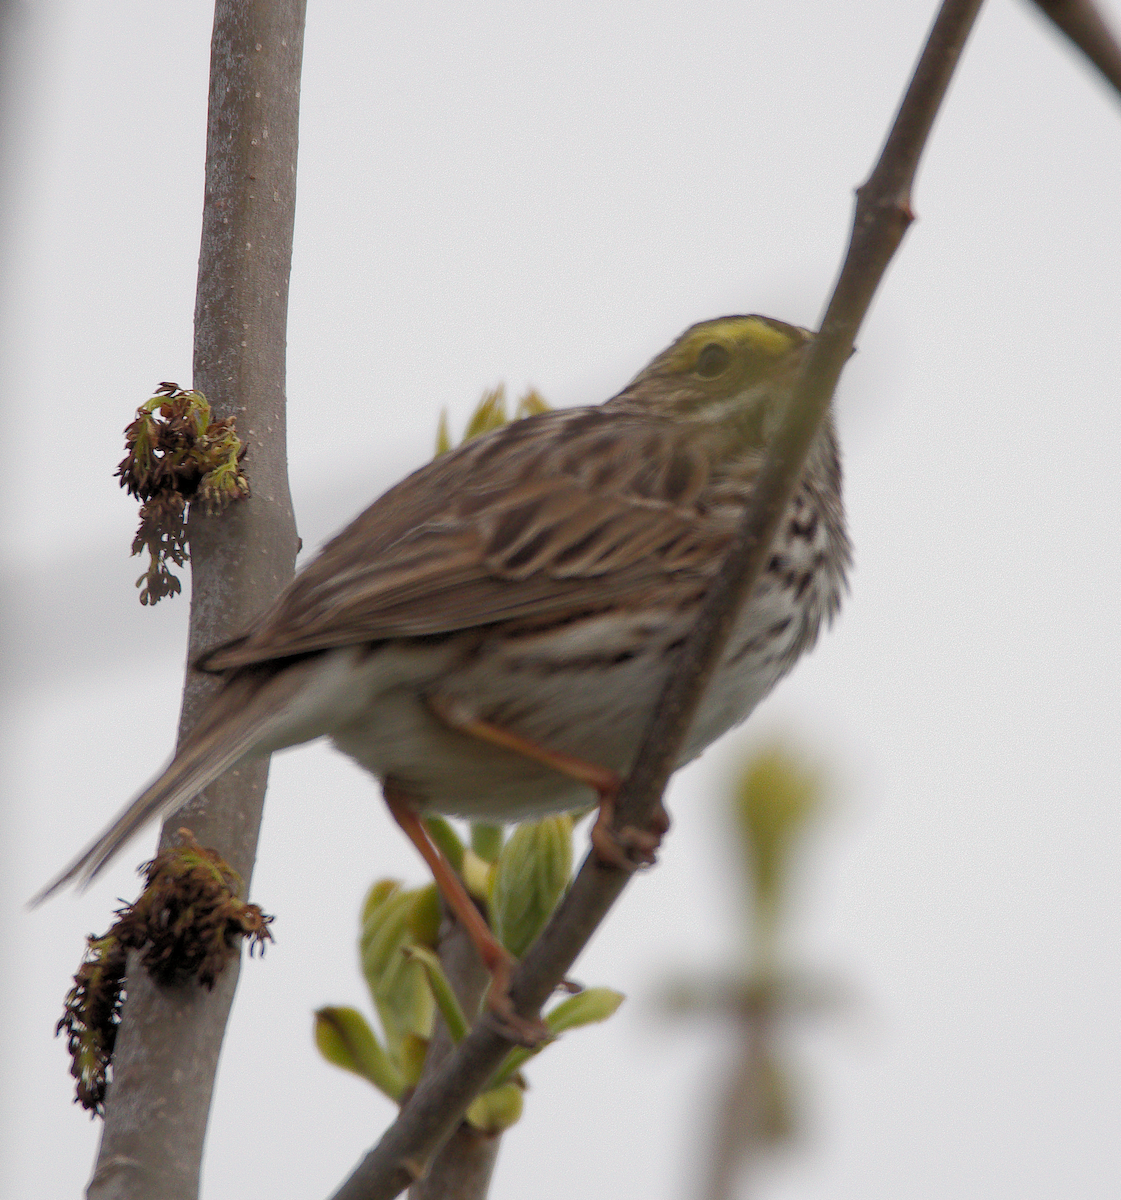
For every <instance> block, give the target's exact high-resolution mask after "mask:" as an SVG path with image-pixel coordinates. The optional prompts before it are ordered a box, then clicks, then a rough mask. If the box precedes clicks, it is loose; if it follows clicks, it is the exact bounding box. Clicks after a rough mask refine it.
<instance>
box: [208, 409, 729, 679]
mask: <svg viewBox="0 0 1121 1200" xmlns="http://www.w3.org/2000/svg"><path fill="white" fill-rule="evenodd" d="M620 421H621V418H620V414H618V413H612V414H605V413H603V412H602V410H600V409H584V410H571V409H570V410H560V411H557V412H552V413H547V414H544V415H542V416H539V417H531V418H527V419H525V420H523V421H519V422H516V423H515V424H513V425H509V426H507V427H505V428H504V429H501V430H497V431H495V432H494V433H492V434H490V435H488V436H486V437H483V438H480V439H478V440H477V441H475V442H471V443H469V444H468V445H467V446H464V447H461V448H460V449H459V450H458V451H453V452H451V453H449V454H446V455H444V456H442V457H441V458H439V459H436V460H435V462H433V463H430V464H429V465H428V466H427V467H424V468H422V469H421V470H420V471H417V472H415V473H414V474H413V475H411V476H409V477H408V478H407V479H405V480H403V481H402V482H401V483H399V484H398V485H397V486H396V487H394V488H392V489H391V490H390V491H388V492H386V493H385V495H383V496H382V497H381V498H380V499H378V500H376V501H375V502H374V503H373V504H372V505H371V506H370V507H369V508H368V509H367V510H366V511H365V512H364V513H363V514H362V515H361V516H359V517H358V518H357V520H355V521H354V522H353V523H352V524H351V525H350V526H348V528H347V529H345V530H343V532H342V533H341V534H339V535H338V537H336V538H335V539H334V540H333V541H331V542H330V543H328V545H327V546H326V547H324V549H323V551H322V553H321V554H320V556H319V557H318V558H317V559H316V560H315V561H314V562H313V563H312V564H311V565H310V566H309V567H308V568H307V569H306V570H304V571H303V572H301V573H300V575H299V576H297V578H296V579H295V580H294V581H293V583H292V585H291V586H290V587H289V589H288V590H287V591H286V592H285V593H284V594H283V595H282V596H281V597H280V599H279V600H278V601H277V603H276V604H275V605H274V606H273V608H272V609H271V610H269V611H268V612H266V613H265V614H264V615H263V616H262V618H261V619H260V620H259V622H258V623H257V625H256V627H255V628H254V629H253V630H251V631H250V632H249V634H248V635H247V636H245V637H244V638H241V639H238V640H237V641H236V642H232V643H227V644H226V645H225V646H220V647H218V648H216V649H215V650H213V651H211V652H210V653H209V654H207V655H205V656H204V657H203V659H202V660H201V661H200V664H199V665H200V666H202V667H203V669H205V670H226V669H229V668H232V667H239V666H245V665H247V664H250V663H254V662H262V661H266V660H268V659H273V658H281V657H287V656H290V655H297V654H305V653H311V652H314V651H318V650H325V649H330V648H332V647H338V646H345V645H353V644H359V643H363V642H369V641H376V640H381V639H385V638H393V637H417V636H424V635H431V634H440V633H449V632H454V631H456V630H459V629H467V628H471V627H473V626H478V625H487V624H492V623H494V622H498V621H505V620H514V619H525V618H536V617H548V616H551V615H559V614H562V613H565V612H570V611H576V610H579V609H581V608H587V607H599V606H601V605H605V604H620V603H621V604H628V603H631V602H638V601H640V600H641V599H642V597H644V596H645V595H646V594H647V593H648V591H649V589H650V588H651V586H652V585H654V584H655V583H657V584H658V586H659V587H664V586H665V583H666V576H667V574H671V575H676V576H680V577H681V578H682V583H683V584H684V585H686V586H688V585H689V583H690V582H692V585H693V586H695V581H696V579H697V578H698V575H707V574H709V573H710V572H711V570H712V569H713V564H714V561H717V560H718V559H719V548H720V546H722V545H723V544H725V543H726V542H727V540H728V538H729V536H730V533H731V519H730V518H729V516H728V514H727V512H726V511H725V509H724V507H722V506H717V507H716V508H705V507H703V506H702V507H698V506H697V505H696V503H695V502H696V501H697V499H698V497H700V496H701V494H702V492H703V491H704V489H705V486H706V484H707V483H708V482H709V474H710V472H709V466H708V464H707V462H705V461H703V456H701V455H700V452H699V450H697V448H695V447H689V448H688V450H685V449H682V448H681V447H680V446H679V445H678V442H679V434H678V432H677V431H676V430H675V429H674V428H673V427H672V426H671V425H670V424H669V423H668V422H666V423H655V422H653V421H651V420H650V419H643V420H641V421H638V420H636V421H635V422H634V423H633V427H632V428H630V429H621V428H620ZM628 435H629V436H628ZM714 551H715V553H714Z"/></svg>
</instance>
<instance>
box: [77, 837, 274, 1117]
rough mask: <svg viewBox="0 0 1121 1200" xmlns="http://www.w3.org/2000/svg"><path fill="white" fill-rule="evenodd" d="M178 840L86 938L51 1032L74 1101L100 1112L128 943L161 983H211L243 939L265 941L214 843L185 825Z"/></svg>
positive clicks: (262, 922)
mask: <svg viewBox="0 0 1121 1200" xmlns="http://www.w3.org/2000/svg"><path fill="white" fill-rule="evenodd" d="M179 832H180V835H181V836H182V837H183V839H184V842H183V844H182V845H180V846H175V847H172V848H171V849H168V850H165V851H163V853H161V854H159V855H157V856H156V857H155V858H154V859H153V860H152V861H151V862H149V863H146V864H145V865H144V867H143V868H142V870H143V871H144V873H145V874H146V876H147V885H146V887H145V889H144V891H143V892H142V893H141V895H140V897H139V899H137V900H136V902H135V903H133V904H130V905H126V906H125V907H124V908H121V909H118V910H117V920H116V921H115V922H114V923H113V926H112V928H111V929H110V930H109V932H108V933H106V934H105V936H104V937H100V938H99V937H94V936H91V937H90V938H89V944H88V948H87V951H86V958H85V961H84V962H83V963H82V965H81V966H80V967H79V968H78V972H77V974H76V975H75V976H74V987H73V988H72V989H71V990H70V992H69V994H68V995H67V997H66V1001H65V1005H64V1008H63V1014H62V1019H61V1020H60V1021H59V1023H58V1027H57V1030H56V1032H57V1033H62V1032H64V1031H65V1033H66V1034H67V1037H68V1048H69V1050H70V1057H71V1065H70V1073H71V1074H72V1075H73V1076H74V1078H75V1079H76V1080H77V1081H78V1086H77V1094H76V1096H75V1099H76V1102H77V1103H79V1104H81V1105H82V1107H83V1108H86V1109H88V1110H90V1111H91V1112H92V1113H95V1114H96V1113H100V1112H102V1109H103V1102H104V1099H105V1088H106V1085H107V1082H108V1071H109V1066H110V1064H111V1062H112V1057H113V1048H114V1044H115V1042H116V1036H117V1026H118V1024H119V1023H120V1019H121V1015H120V1014H121V1006H122V1004H123V1002H124V994H125V992H124V988H125V961H126V955H127V952H128V951H129V950H136V951H139V952H140V962H141V965H142V966H143V967H144V969H145V970H146V971H147V972H148V974H149V975H151V976H152V978H153V979H154V980H155V981H156V982H157V983H158V984H160V985H161V986H164V987H171V986H180V985H182V984H185V983H187V982H189V981H192V980H194V981H197V982H198V983H200V984H202V985H203V986H204V987H207V988H212V987H213V986H214V984H215V981H216V980H217V978H218V976H219V975H220V974H221V973H222V971H223V969H224V968H225V966H226V964H227V963H228V962H229V961H230V959H231V958H233V957H235V956H236V955H237V954H238V953H239V952H240V949H241V939H242V938H243V937H248V938H249V939H250V946H249V952H250V954H252V953H253V952H254V950H255V949H256V948H257V947H260V948H261V951H262V953H263V952H264V947H265V943H266V942H269V941H272V934H271V933H270V932H269V928H268V927H269V925H270V924H271V923H272V920H273V918H272V917H271V916H267V915H266V914H265V913H263V912H262V911H261V909H260V908H259V907H258V906H257V905H256V904H247V903H245V901H243V900H241V899H240V898H239V896H238V892H239V891H240V890H241V886H242V881H241V879H240V877H239V876H238V874H237V872H236V871H234V870H233V869H232V868H231V867H230V866H229V865H228V864H227V863H225V862H224V861H223V860H222V859H221V858H220V857H219V855H218V853H217V851H215V850H208V849H204V848H203V847H202V846H200V845H199V844H198V842H197V841H195V839H194V838H193V837H192V836H191V834H190V832H189V831H188V830H186V829H181V830H180V831H179Z"/></svg>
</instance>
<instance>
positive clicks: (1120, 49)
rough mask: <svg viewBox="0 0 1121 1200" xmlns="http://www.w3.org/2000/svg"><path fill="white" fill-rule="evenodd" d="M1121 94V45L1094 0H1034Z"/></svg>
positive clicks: (1119, 94) (1119, 95)
mask: <svg viewBox="0 0 1121 1200" xmlns="http://www.w3.org/2000/svg"><path fill="white" fill-rule="evenodd" d="M1033 3H1034V4H1035V6H1036V8H1038V9H1040V11H1041V12H1042V13H1043V14H1044V15H1045V16H1046V17H1047V18H1048V19H1049V20H1051V21H1052V22H1053V23H1054V24H1055V25H1056V26H1058V28H1059V29H1060V30H1061V32H1063V33H1064V34H1066V36H1067V37H1068V38H1070V40H1071V41H1072V42H1073V43H1074V44H1075V45H1076V46H1077V47H1078V49H1079V50H1081V51H1082V53H1083V54H1085V55H1086V57H1087V58H1088V59H1089V60H1090V61H1091V62H1092V63H1093V64H1094V66H1095V67H1097V68H1098V70H1099V71H1100V72H1101V73H1102V75H1103V76H1104V77H1105V79H1106V82H1107V83H1109V84H1110V85H1111V86H1112V88H1113V90H1114V91H1115V92H1116V93H1117V95H1118V97H1121V45H1118V42H1117V38H1116V37H1114V35H1113V31H1112V30H1111V29H1110V28H1109V26H1108V25H1107V24H1106V20H1105V17H1103V16H1102V14H1101V10H1100V9H1099V8H1098V7H1097V6H1096V5H1095V4H1094V3H1093V0H1033Z"/></svg>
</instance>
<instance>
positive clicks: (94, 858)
mask: <svg viewBox="0 0 1121 1200" xmlns="http://www.w3.org/2000/svg"><path fill="white" fill-rule="evenodd" d="M286 674H289V672H285V671H281V672H279V673H275V672H272V671H268V670H262V669H258V670H256V671H239V672H238V673H237V674H235V675H234V676H232V677H231V678H230V679H228V680H227V681H226V683H225V685H224V686H223V687H222V690H221V691H220V692H219V693H218V694H217V695H216V696H215V697H214V699H213V700H212V701H211V703H210V705H209V706H208V707H207V709H206V711H205V713H204V714H203V717H202V720H201V721H200V722H199V724H198V725H197V726H196V728H195V729H194V731H193V732H192V733H191V735H190V736H189V737H188V738H187V740H186V741H185V742H184V744H183V745H182V746H181V747H180V748H179V750H178V752H177V753H176V755H175V758H174V759H173V760H172V761H171V763H170V765H169V766H168V768H167V770H165V771H164V772H163V774H162V775H160V777H159V778H158V779H156V780H155V781H154V782H153V783H152V784H151V785H150V786H149V787H147V788H145V790H144V791H143V792H141V793H140V795H139V796H137V797H136V799H135V800H133V801H132V803H131V804H128V805H126V807H125V808H124V809H122V810H121V812H120V813H119V814H118V815H117V817H116V819H115V820H114V821H113V822H112V824H110V825H109V826H108V827H107V828H106V829H105V830H104V831H103V832H102V833H101V834H100V835H99V836H98V837H97V838H96V839H95V840H94V841H93V842H92V843H91V844H90V845H89V846H88V847H87V848H86V849H85V850H84V851H82V853H81V854H79V855H78V857H77V858H76V859H75V860H74V861H73V862H72V863H71V864H70V865H69V866H68V867H67V868H66V869H65V870H64V871H63V872H62V873H61V874H60V875H59V876H58V877H57V878H56V879H54V880H52V882H50V883H49V884H47V886H46V887H45V888H43V890H42V891H40V892H39V893H38V894H37V895H36V896H34V897H33V898H32V900H31V901H30V904H31V906H32V907H34V906H35V905H36V904H39V903H40V902H41V901H43V900H45V899H46V898H47V897H48V896H50V895H51V894H52V893H54V892H56V891H58V889H59V888H61V887H63V886H64V885H65V884H68V883H71V882H74V883H77V884H79V885H81V886H84V885H85V884H87V883H89V881H90V880H91V879H93V877H94V876H95V875H96V874H97V873H98V872H99V871H100V870H101V869H102V868H103V867H104V866H105V865H106V864H107V863H108V862H109V860H110V859H111V858H112V857H113V856H114V855H115V854H116V853H117V852H118V851H119V850H120V849H121V848H122V847H123V846H124V845H125V843H126V842H128V841H129V840H131V839H132V838H133V837H134V836H135V835H136V834H137V833H139V832H140V830H141V829H143V828H144V826H145V825H147V824H148V823H149V822H150V821H153V820H155V819H156V818H157V817H161V816H165V815H167V814H168V813H172V812H174V811H175V810H176V809H177V808H180V807H181V806H182V805H184V804H186V803H187V801H188V800H190V799H192V798H193V797H194V796H197V795H198V793H199V792H201V791H202V790H203V788H205V787H208V786H209V785H210V784H211V783H213V782H214V780H215V779H217V778H218V776H219V775H222V774H223V773H224V772H226V771H228V770H229V769H230V768H231V767H232V766H235V765H236V764H237V763H238V762H239V761H240V760H241V759H243V758H245V757H246V756H247V755H248V754H250V753H251V752H252V751H253V750H254V748H255V747H256V746H257V745H259V744H260V743H261V742H262V740H263V739H264V737H265V735H266V734H267V733H268V731H269V730H270V728H272V727H274V726H275V724H276V721H277V718H278V717H280V716H281V715H282V713H283V711H284V708H285V706H286V705H287V702H288V700H289V699H290V697H291V693H292V687H291V683H292V682H294V681H293V680H291V679H285V675H286ZM293 674H295V675H299V674H301V672H299V671H298V670H297V671H296V672H294V673H293Z"/></svg>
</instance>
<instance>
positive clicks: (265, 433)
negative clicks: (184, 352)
mask: <svg viewBox="0 0 1121 1200" xmlns="http://www.w3.org/2000/svg"><path fill="white" fill-rule="evenodd" d="M304 7H305V0H218V3H217V4H216V6H215V14H214V37H213V41H212V46H211V70H210V108H209V117H208V123H207V161H206V197H205V201H204V209H203V226H202V244H201V251H200V256H199V276H198V293H197V303H196V309H195V355H194V386H195V387H196V388H198V389H199V390H200V391H202V392H204V393H205V394H206V396H207V398H208V399H209V400H210V402H211V405H212V407H213V410H214V415H215V416H216V417H227V416H234V417H236V418H237V430H238V434H239V436H240V437H241V439H242V441H243V442H245V443H247V444H248V446H249V451H248V454H247V456H246V459H245V470H246V474H247V475H248V477H249V481H250V487H251V488H252V496H251V497H250V498H249V499H248V500H245V501H241V502H238V503H235V504H233V505H231V506H230V507H229V508H228V509H227V511H226V512H225V513H223V514H222V515H221V516H219V517H215V518H210V517H206V516H204V515H202V514H194V515H192V518H191V522H190V539H191V559H192V568H191V583H192V592H191V627H190V644H189V654H190V656H191V657H193V656H194V655H195V654H197V653H198V652H199V651H201V650H202V649H204V648H205V647H207V646H210V645H213V644H214V643H215V642H218V641H221V640H222V639H224V638H226V637H231V636H234V635H236V634H237V633H239V632H240V630H241V629H242V627H243V626H244V625H245V624H247V622H248V621H249V620H250V619H251V618H252V617H253V616H254V615H255V614H256V613H257V612H259V611H260V610H261V609H262V608H264V607H265V606H266V605H267V604H268V603H269V602H270V601H271V600H272V599H273V598H274V597H275V596H276V595H277V593H278V592H279V591H280V590H281V588H283V587H284V585H285V584H286V583H287V582H288V580H289V579H290V578H291V576H292V572H293V567H294V563H295V557H296V549H297V538H296V530H295V523H294V520H293V516H292V504H291V498H290V496H289V492H288V475H287V457H286V448H285V412H284V409H285V392H284V356H285V327H286V322H287V311H288V275H289V269H290V264H291V254H292V228H293V220H294V212H295V185H296V140H297V121H298V114H299V94H300V92H299V89H300V66H301V58H302V52H303V27H304ZM213 686H214V681H213V680H210V679H207V678H204V677H201V676H198V675H195V674H193V673H191V672H190V671H189V672H188V678H187V683H186V686H185V689H184V695H183V709H182V716H181V720H180V737H181V738H182V736H183V735H184V733H185V732H186V731H187V730H189V729H190V728H191V726H192V725H193V723H194V721H195V720H196V719H197V717H198V714H199V711H200V708H201V706H202V705H203V703H204V702H205V700H206V698H207V696H208V694H209V692H210V689H211V688H213ZM267 776H268V763H267V761H265V762H262V763H254V764H249V765H246V766H243V767H242V768H241V769H238V770H234V771H231V772H230V773H229V774H228V775H226V776H225V777H224V778H222V779H220V780H219V781H218V782H217V783H216V784H214V786H212V787H210V788H208V789H207V791H206V792H205V793H204V794H203V795H202V796H201V797H199V798H198V799H197V800H196V801H193V802H192V803H191V804H189V805H188V806H187V807H186V808H184V809H182V810H180V811H179V812H178V813H176V814H175V815H174V816H172V817H171V818H170V819H169V821H168V822H167V824H166V825H165V827H164V830H163V834H162V836H161V847H162V846H164V845H166V844H167V843H168V842H169V841H170V840H171V839H172V838H173V837H174V832H175V830H177V829H178V828H179V827H180V826H186V827H187V828H189V829H190V830H191V831H192V832H193V833H194V834H195V836H196V837H197V838H198V839H199V841H200V842H201V843H202V844H203V845H204V846H213V847H215V848H216V849H218V851H219V852H220V853H221V854H222V855H223V856H224V857H225V859H226V860H227V862H229V863H230V865H231V866H233V868H234V869H235V870H236V871H238V873H239V874H240V875H241V877H242V879H243V880H244V882H245V887H246V889H248V886H249V881H250V877H251V875H252V871H253V860H254V857H255V854H256V846H257V835H258V831H259V827H260V820H261V809H262V804H263V801H264V794H265V783H266V779H267ZM237 966H238V964H237V963H236V962H235V963H233V964H231V965H230V966H229V967H228V968H227V969H226V971H225V972H224V973H223V975H222V977H221V978H220V979H219V981H218V983H217V985H216V986H215V988H214V990H213V991H212V992H207V991H206V990H204V989H202V988H200V987H198V986H196V985H189V986H185V987H180V988H161V987H158V986H156V985H155V984H153V983H152V982H151V981H150V980H149V979H148V978H147V977H146V976H145V975H144V974H143V973H142V972H139V971H137V970H136V969H135V967H136V963H135V956H133V959H132V960H130V970H129V977H128V999H127V1002H126V1005H125V1009H124V1015H123V1020H122V1024H121V1029H120V1033H119V1035H118V1039H117V1047H116V1054H115V1057H114V1063H113V1081H112V1083H111V1085H110V1088H109V1093H108V1096H107V1099H106V1113H105V1129H104V1133H103V1135H102V1141H101V1149H100V1154H99V1157H98V1162H97V1166H96V1168H95V1171H94V1176H93V1179H92V1180H91V1182H90V1186H89V1189H88V1192H87V1195H88V1196H89V1197H90V1200H108V1198H109V1197H112V1198H113V1200H194V1197H196V1196H197V1194H198V1184H199V1172H200V1167H201V1161H202V1146H203V1139H204V1136H205V1132H206V1123H207V1116H208V1114H209V1109H210V1099H211V1094H212V1091H213V1085H214V1076H215V1073H216V1071H217V1066H218V1055H219V1051H220V1049H221V1044H222V1037H223V1034H224V1031H225V1026H226V1020H227V1017H228V1015H229V1010H230V1005H231V1004H232V1002H233V995H234V990H235V988H236V986H237V975H238V970H237Z"/></svg>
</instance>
